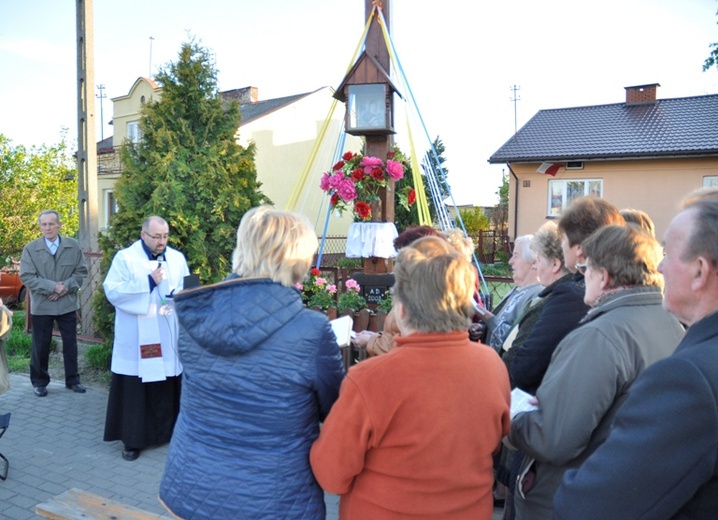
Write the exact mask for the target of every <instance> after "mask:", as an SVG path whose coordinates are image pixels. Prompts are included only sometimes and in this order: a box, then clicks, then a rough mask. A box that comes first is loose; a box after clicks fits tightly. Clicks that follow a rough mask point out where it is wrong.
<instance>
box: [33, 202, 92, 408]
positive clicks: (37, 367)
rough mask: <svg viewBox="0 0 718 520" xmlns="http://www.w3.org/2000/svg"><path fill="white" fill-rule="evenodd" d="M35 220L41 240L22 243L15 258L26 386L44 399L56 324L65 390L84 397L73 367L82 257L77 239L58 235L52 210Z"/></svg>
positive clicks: (84, 267) (83, 265)
mask: <svg viewBox="0 0 718 520" xmlns="http://www.w3.org/2000/svg"><path fill="white" fill-rule="evenodd" d="M37 220H38V223H39V225H40V232H41V233H42V234H43V236H42V237H40V238H38V239H37V240H33V241H32V242H30V243H29V244H27V245H26V246H25V248H24V249H23V251H22V257H21V258H20V280H22V283H23V284H24V285H25V287H27V288H28V290H29V291H30V297H31V298H30V307H31V308H30V313H31V316H32V357H31V359H30V381H31V382H32V386H33V387H34V388H35V395H37V396H38V397H45V396H46V395H47V385H48V383H49V382H50V374H49V373H48V361H49V358H50V343H51V340H52V327H53V323H54V322H57V325H58V327H59V328H60V335H61V336H62V354H63V361H64V363H65V386H66V387H67V388H68V389H70V390H73V391H75V392H77V393H85V387H84V386H82V385H81V384H80V375H79V373H78V368H77V309H79V308H80V303H79V298H78V295H77V292H78V291H79V290H80V286H82V281H83V280H84V278H85V277H86V276H87V264H86V263H85V256H84V255H83V254H82V251H81V250H80V245H79V244H78V243H77V240H74V239H72V238H68V237H64V236H60V229H61V227H62V223H61V222H60V214H59V213H58V212H57V211H55V210H45V211H43V212H42V213H40V216H39V217H38V219H37Z"/></svg>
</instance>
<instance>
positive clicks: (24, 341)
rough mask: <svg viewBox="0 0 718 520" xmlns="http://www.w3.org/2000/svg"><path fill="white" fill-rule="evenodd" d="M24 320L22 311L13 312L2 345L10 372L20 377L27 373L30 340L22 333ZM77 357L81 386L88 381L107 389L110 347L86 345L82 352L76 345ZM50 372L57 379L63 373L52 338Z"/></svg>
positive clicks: (27, 335) (59, 357)
mask: <svg viewBox="0 0 718 520" xmlns="http://www.w3.org/2000/svg"><path fill="white" fill-rule="evenodd" d="M25 320H26V316H25V311H24V310H16V311H14V314H13V317H12V329H11V331H10V337H9V338H8V339H7V340H6V341H5V353H6V355H7V364H8V370H9V371H10V372H17V373H23V374H27V373H29V372H30V355H31V352H32V336H31V335H30V334H27V333H26V332H25ZM83 352H84V356H83V354H82V353H83ZM78 357H79V358H80V359H78V361H79V365H80V374H81V376H82V381H83V383H86V382H89V381H92V382H98V383H100V384H102V385H104V386H109V384H110V378H111V375H110V359H111V357H112V345H107V344H102V345H89V346H87V347H86V348H82V347H81V346H80V345H78ZM50 371H51V376H52V377H53V378H57V377H60V376H61V375H62V374H63V373H64V370H63V366H62V354H61V353H58V352H57V340H56V339H55V338H53V339H52V345H51V347H50ZM52 372H58V373H59V374H60V375H55V374H52Z"/></svg>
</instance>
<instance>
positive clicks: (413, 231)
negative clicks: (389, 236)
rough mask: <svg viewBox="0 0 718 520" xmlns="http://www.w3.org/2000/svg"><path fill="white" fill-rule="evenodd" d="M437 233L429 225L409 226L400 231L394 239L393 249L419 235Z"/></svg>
mask: <svg viewBox="0 0 718 520" xmlns="http://www.w3.org/2000/svg"><path fill="white" fill-rule="evenodd" d="M438 235H439V231H438V230H436V229H434V228H433V227H431V226H411V227H408V228H406V229H405V230H404V231H402V232H401V233H400V234H399V236H398V237H396V238H395V239H394V249H396V250H397V251H398V250H399V249H401V248H402V247H406V246H408V245H409V244H411V243H412V242H413V241H414V240H417V239H419V238H421V237H428V236H438Z"/></svg>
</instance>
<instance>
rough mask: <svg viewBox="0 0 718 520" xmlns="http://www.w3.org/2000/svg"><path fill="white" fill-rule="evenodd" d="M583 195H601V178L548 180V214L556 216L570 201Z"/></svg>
mask: <svg viewBox="0 0 718 520" xmlns="http://www.w3.org/2000/svg"><path fill="white" fill-rule="evenodd" d="M585 195H596V196H597V197H602V196H603V179H574V180H570V179H561V180H554V181H548V216H549V217H558V216H559V215H560V214H561V213H562V212H563V210H564V209H565V208H566V207H567V206H568V205H569V204H571V202H573V201H574V200H575V199H577V198H579V197H583V196H585Z"/></svg>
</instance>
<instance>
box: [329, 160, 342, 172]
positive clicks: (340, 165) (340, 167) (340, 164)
mask: <svg viewBox="0 0 718 520" xmlns="http://www.w3.org/2000/svg"><path fill="white" fill-rule="evenodd" d="M342 168H344V161H339V162H338V163H336V164H335V165H334V166H332V170H334V171H337V170H341V169H342Z"/></svg>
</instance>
